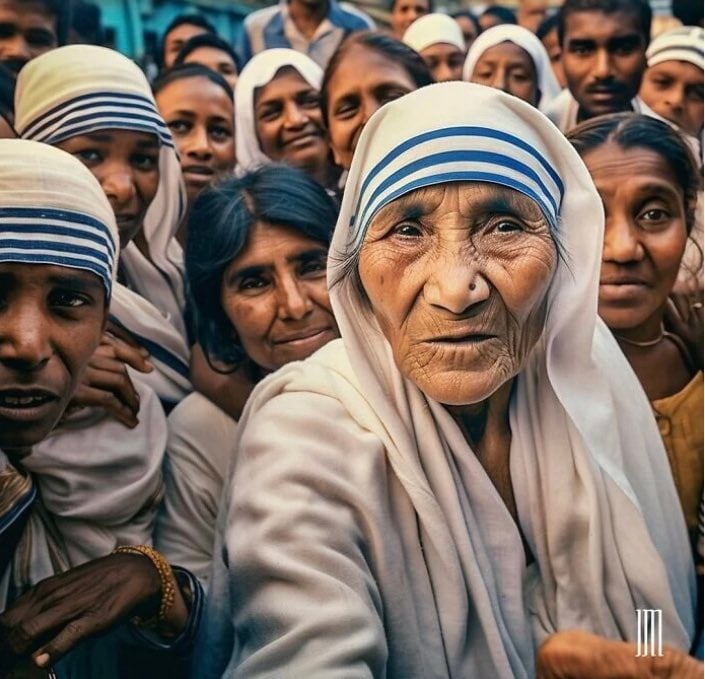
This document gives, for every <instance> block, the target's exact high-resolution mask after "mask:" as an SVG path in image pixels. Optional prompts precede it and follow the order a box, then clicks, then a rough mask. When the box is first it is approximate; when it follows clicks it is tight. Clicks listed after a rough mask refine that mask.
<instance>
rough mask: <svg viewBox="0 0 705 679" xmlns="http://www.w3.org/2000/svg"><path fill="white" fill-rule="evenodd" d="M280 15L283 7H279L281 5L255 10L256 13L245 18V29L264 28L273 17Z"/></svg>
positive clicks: (251, 13)
mask: <svg viewBox="0 0 705 679" xmlns="http://www.w3.org/2000/svg"><path fill="white" fill-rule="evenodd" d="M280 13H281V7H280V6H279V3H276V4H274V5H271V6H270V7H263V8H262V9H258V10H255V11H254V12H250V13H249V14H248V15H247V16H246V17H245V21H244V24H245V28H246V29H250V28H253V27H255V26H264V25H265V24H267V23H269V21H270V20H271V19H272V18H273V17H275V16H276V15H277V14H280Z"/></svg>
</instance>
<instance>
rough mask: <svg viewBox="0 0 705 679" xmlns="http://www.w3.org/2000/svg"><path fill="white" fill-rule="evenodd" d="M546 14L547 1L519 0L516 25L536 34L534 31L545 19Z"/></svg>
mask: <svg viewBox="0 0 705 679" xmlns="http://www.w3.org/2000/svg"><path fill="white" fill-rule="evenodd" d="M547 14H548V1H547V0H520V1H519V9H518V11H517V23H518V24H519V25H520V26H523V27H524V28H526V29H527V30H529V31H531V32H532V33H536V29H537V28H538V27H539V25H540V24H541V22H542V21H543V20H544V19H545V18H546V15H547Z"/></svg>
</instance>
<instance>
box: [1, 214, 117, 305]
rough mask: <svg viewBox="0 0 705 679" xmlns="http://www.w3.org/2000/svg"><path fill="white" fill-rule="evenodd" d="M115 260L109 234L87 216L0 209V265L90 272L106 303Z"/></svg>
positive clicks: (100, 224) (110, 290) (103, 225)
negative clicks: (46, 267) (94, 277)
mask: <svg viewBox="0 0 705 679" xmlns="http://www.w3.org/2000/svg"><path fill="white" fill-rule="evenodd" d="M38 202H40V201H38ZM115 256H116V253H115V244H114V243H113V239H112V236H111V234H110V230H109V229H108V227H107V226H106V225H105V224H104V223H103V222H101V221H99V220H98V219H95V218H94V217H91V216H90V215H86V214H82V213H79V212H73V211H70V210H61V209H52V208H41V207H6V206H0V262H19V263H23V264H51V265H56V266H67V267H70V268H73V269H84V270H87V271H91V272H92V273H94V274H96V276H98V277H99V278H100V279H101V280H102V281H103V285H104V287H105V295H106V299H110V294H111V292H112V279H113V275H112V272H113V267H114V263H115Z"/></svg>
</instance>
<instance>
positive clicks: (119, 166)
mask: <svg viewBox="0 0 705 679" xmlns="http://www.w3.org/2000/svg"><path fill="white" fill-rule="evenodd" d="M57 146H58V147H59V148H60V149H62V150H64V151H67V152H68V153H70V154H71V155H73V156H76V158H78V159H79V160H80V161H81V162H82V163H83V164H84V165H85V166H86V167H87V168H88V169H89V170H90V171H91V172H92V173H93V175H94V176H95V178H96V179H97V180H98V181H99V182H100V186H101V188H102V189H103V191H104V192H105V195H106V196H107V197H108V200H109V201H110V206H111V207H112V208H113V212H115V218H116V219H117V225H118V230H119V231H120V247H121V248H124V247H125V246H126V245H127V244H128V243H129V242H130V241H131V240H132V239H133V238H134V237H135V236H136V235H137V234H138V233H139V231H140V229H141V228H142V225H143V223H144V217H145V215H146V214H147V209H148V208H149V206H150V205H151V203H152V201H153V200H154V196H156V195H157V189H158V188H159V142H158V140H157V138H156V136H154V135H152V134H147V133H145V132H134V131H132V130H100V131H98V132H92V133H91V134H81V135H78V136H76V137H71V138H70V139H66V140H65V141H62V142H59V143H58V144H57Z"/></svg>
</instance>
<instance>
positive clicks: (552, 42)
mask: <svg viewBox="0 0 705 679" xmlns="http://www.w3.org/2000/svg"><path fill="white" fill-rule="evenodd" d="M541 42H542V43H543V46H544V48H545V49H546V54H548V58H549V59H550V60H551V68H552V69H553V74H554V75H555V76H556V80H557V81H558V84H559V85H560V86H561V87H565V86H566V82H565V73H564V72H563V60H562V59H561V44H560V42H558V28H554V29H553V30H551V31H549V32H548V33H546V35H544V36H543V39H542V40H541Z"/></svg>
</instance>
